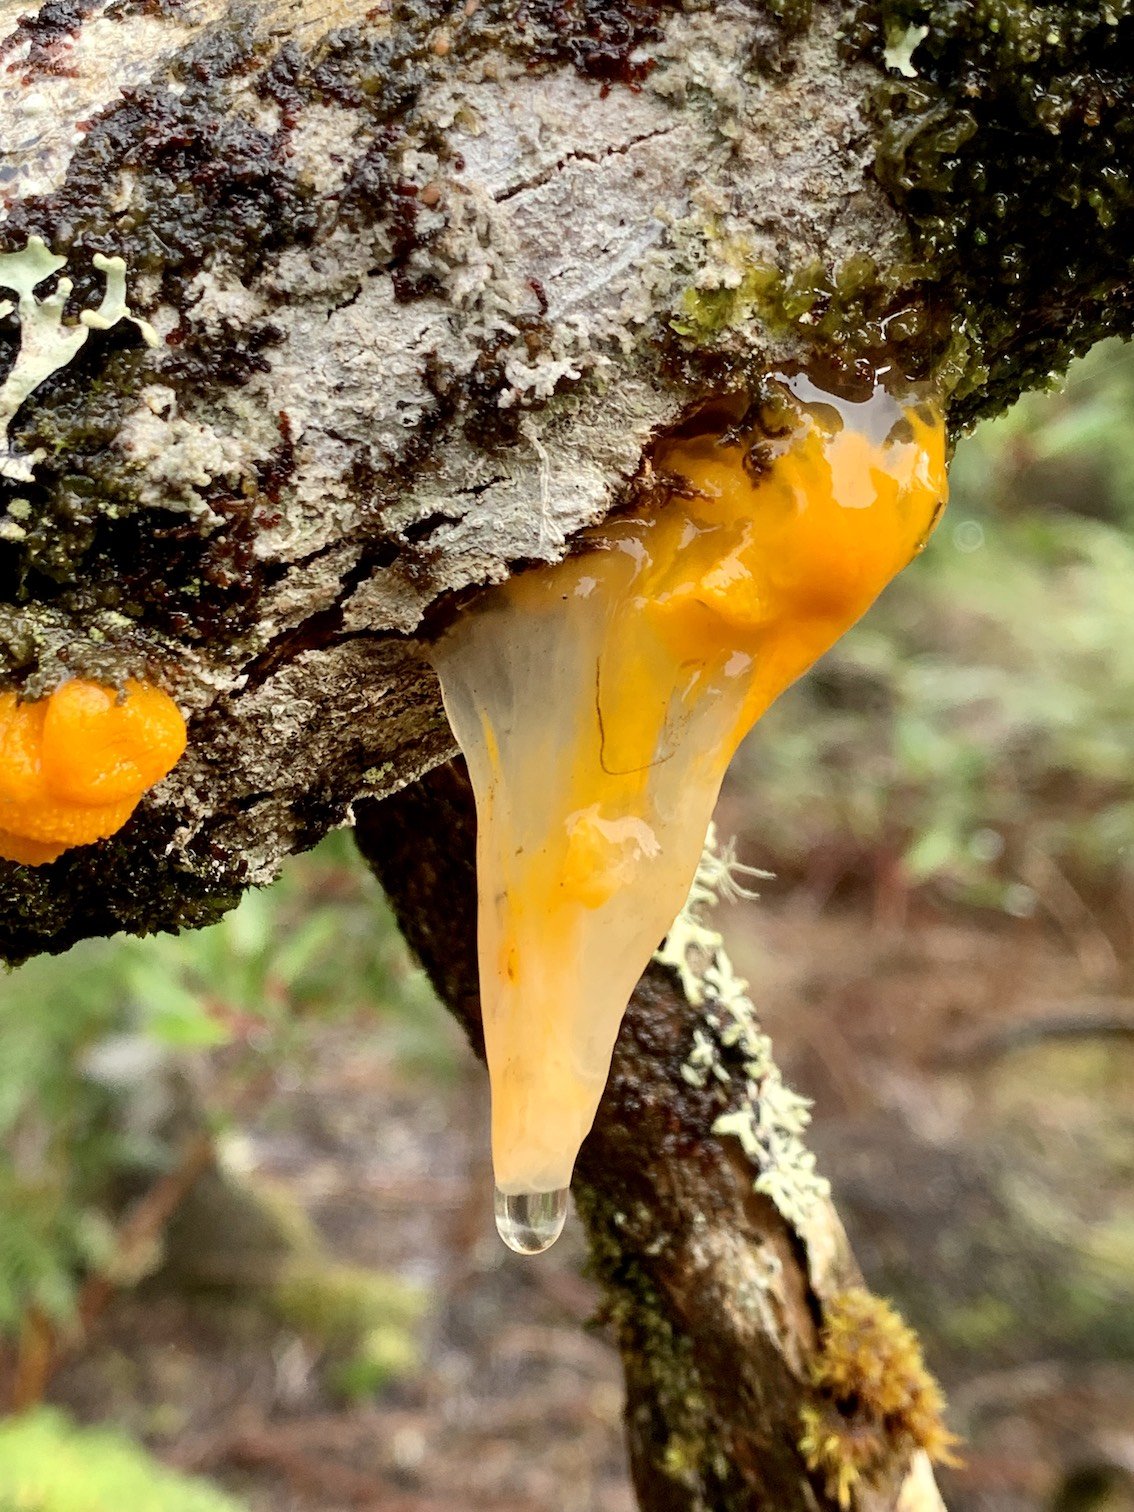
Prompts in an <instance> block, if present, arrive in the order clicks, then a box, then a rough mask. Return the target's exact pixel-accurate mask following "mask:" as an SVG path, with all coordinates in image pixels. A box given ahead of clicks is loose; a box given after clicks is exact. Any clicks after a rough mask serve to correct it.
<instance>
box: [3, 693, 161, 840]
mask: <svg viewBox="0 0 1134 1512" xmlns="http://www.w3.org/2000/svg"><path fill="white" fill-rule="evenodd" d="M184 749H185V721H184V719H183V718H182V717H181V712H180V710H179V709H178V707H177V705H176V704H175V703H174V702H173V700H172V698H170V696H169V694H168V693H163V692H162V691H161V689H160V688H154V687H151V686H150V685H149V684H148V683H143V682H133V681H131V682H128V683H127V684H126V687H125V690H124V691H123V693H122V695H121V697H120V696H119V694H118V693H117V691H116V690H115V689H114V688H104V687H102V686H101V685H100V684H99V683H93V682H85V681H83V680H82V679H81V678H73V679H71V680H70V681H69V682H65V683H61V684H60V686H59V687H58V688H56V690H55V692H54V693H52V694H51V695H50V696H49V697H48V698H38V699H35V700H34V701H31V702H28V703H21V702H20V701H19V700H18V699H17V697H16V695H15V693H0V856H3V857H4V858H5V859H6V860H8V861H22V862H24V863H26V864H27V865H29V866H39V865H41V864H42V863H43V862H45V861H54V860H55V858H56V857H57V856H61V855H62V854H63V852H64V851H65V850H70V849H71V847H72V846H75V845H89V844H90V843H91V841H92V840H102V839H105V838H106V836H107V835H113V834H114V833H115V831H116V830H120V829H121V828H122V826H123V825H124V824H125V823H126V821H127V819H129V817H130V815H131V814H132V813H133V812H134V810H135V808H136V807H137V805H138V801H139V799H140V798H141V797H142V794H143V793H144V792H145V791H146V790H147V788H151V787H153V785H154V783H155V782H160V780H161V779H162V778H163V777H164V776H165V775H166V773H167V772H168V771H170V770H171V768H172V767H173V766H174V764H175V763H176V762H177V760H178V758H179V757H180V755H181V753H182V751H184Z"/></svg>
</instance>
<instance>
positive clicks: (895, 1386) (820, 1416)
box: [799, 1287, 957, 1507]
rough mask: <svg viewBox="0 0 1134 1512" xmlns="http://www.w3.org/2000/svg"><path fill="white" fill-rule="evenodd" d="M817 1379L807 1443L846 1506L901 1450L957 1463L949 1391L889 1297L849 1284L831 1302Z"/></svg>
mask: <svg viewBox="0 0 1134 1512" xmlns="http://www.w3.org/2000/svg"><path fill="white" fill-rule="evenodd" d="M811 1377H812V1383H813V1385H814V1386H815V1388H816V1390H817V1392H818V1393H819V1400H818V1401H817V1402H815V1403H809V1404H808V1405H807V1406H806V1407H804V1408H803V1411H802V1420H803V1434H802V1437H801V1438H800V1441H799V1447H800V1451H801V1453H802V1454H803V1457H804V1459H805V1460H806V1462H807V1467H808V1469H809V1470H811V1471H813V1472H814V1473H816V1474H818V1475H820V1476H822V1478H823V1480H824V1483H825V1486H826V1494H827V1495H828V1496H830V1497H833V1498H835V1499H836V1500H837V1501H838V1503H839V1506H840V1507H849V1506H850V1504H851V1495H852V1492H853V1490H854V1488H855V1486H856V1485H857V1484H858V1483H859V1482H860V1481H862V1480H866V1481H869V1480H872V1479H873V1478H874V1477H875V1476H877V1475H878V1474H879V1473H880V1472H882V1471H883V1470H885V1468H886V1467H887V1465H888V1464H889V1463H891V1462H892V1460H893V1457H894V1456H895V1455H901V1456H907V1455H909V1454H911V1453H913V1452H915V1451H917V1450H923V1451H924V1452H925V1453H926V1454H927V1455H928V1456H929V1458H930V1459H931V1460H934V1461H936V1462H937V1463H939V1464H955V1463H956V1459H955V1456H954V1449H955V1447H956V1444H957V1440H956V1438H955V1437H954V1435H953V1434H952V1433H950V1432H949V1430H948V1429H947V1428H946V1427H945V1423H944V1420H943V1412H944V1407H945V1402H944V1398H943V1397H942V1394H941V1388H940V1387H939V1386H938V1384H937V1382H936V1381H935V1380H934V1378H933V1377H932V1376H931V1375H930V1373H929V1371H928V1370H927V1369H926V1367H925V1361H924V1360H923V1359H922V1354H921V1345H920V1344H919V1343H918V1339H917V1335H916V1334H915V1333H914V1331H913V1329H912V1328H910V1327H909V1326H908V1324H906V1323H905V1322H904V1321H903V1320H902V1318H901V1316H900V1315H899V1314H898V1312H897V1311H896V1310H895V1309H894V1308H893V1307H891V1306H890V1304H889V1303H888V1302H885V1301H883V1300H882V1298H881V1297H875V1296H873V1295H872V1294H871V1293H870V1292H868V1291H867V1290H866V1289H865V1288H864V1287H849V1288H848V1289H847V1290H846V1291H843V1292H839V1293H838V1294H837V1295H836V1296H835V1297H833V1298H832V1299H831V1300H830V1301H829V1302H828V1303H827V1304H826V1307H825V1309H824V1316H823V1327H822V1331H821V1334H820V1347H819V1353H818V1354H817V1355H816V1357H815V1359H814V1360H813V1362H812V1366H811Z"/></svg>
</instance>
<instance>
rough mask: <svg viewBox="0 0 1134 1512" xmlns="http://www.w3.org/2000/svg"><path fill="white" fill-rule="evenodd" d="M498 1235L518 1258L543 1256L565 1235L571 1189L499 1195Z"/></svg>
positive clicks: (503, 1193) (497, 1193)
mask: <svg viewBox="0 0 1134 1512" xmlns="http://www.w3.org/2000/svg"><path fill="white" fill-rule="evenodd" d="M495 1207H496V1231H497V1233H498V1234H499V1235H500V1237H501V1239H503V1241H504V1243H505V1244H506V1245H507V1246H508V1248H509V1249H510V1250H515V1252H516V1254H517V1255H542V1254H543V1252H544V1250H546V1249H550V1248H551V1246H552V1245H553V1244H554V1243H555V1241H556V1240H557V1239H558V1238H559V1236H560V1234H561V1233H562V1232H563V1224H564V1222H565V1221H566V1218H567V1188H566V1187H560V1189H559V1190H558V1191H557V1192H511V1193H509V1192H501V1191H500V1190H499V1189H497V1192H496V1201H495Z"/></svg>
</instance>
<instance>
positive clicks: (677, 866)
mask: <svg viewBox="0 0 1134 1512" xmlns="http://www.w3.org/2000/svg"><path fill="white" fill-rule="evenodd" d="M780 407H781V410H782V413H781V415H780V420H781V422H783V423H782V424H780V425H779V426H777V427H776V428H775V433H773V434H771V435H768V434H767V433H763V434H761V436H759V437H756V438H753V437H752V436H745V435H738V434H736V433H735V431H734V430H731V429H728V428H726V429H724V430H723V433H722V429H721V426H720V424H718V425H717V427H716V428H715V429H714V430H711V431H707V432H706V433H704V434H695V433H694V434H688V433H687V434H681V435H675V436H673V437H671V438H669V439H667V440H665V441H663V442H662V443H661V444H660V445H659V446H658V447H657V448H656V449H655V452H654V455H653V466H654V470H655V472H656V473H657V474H658V476H659V477H660V478H661V479H662V480H663V482H664V485H665V486H663V487H661V488H660V489H659V492H658V496H657V500H656V503H652V504H651V505H650V507H648V508H646V509H642V510H640V511H638V512H636V513H635V514H634V515H633V516H627V517H622V518H617V519H613V520H609V521H607V522H606V523H605V524H604V525H603V526H602V527H600V528H598V529H597V530H595V531H593V532H591V533H589V535H588V536H587V537H586V538H585V540H584V543H583V546H584V549H583V550H581V551H579V552H577V553H576V554H574V555H572V556H570V557H568V558H566V559H565V560H564V561H562V562H560V563H558V564H556V565H554V566H550V567H542V568H538V569H535V570H533V571H531V572H528V573H523V574H521V575H520V576H518V577H515V578H513V579H511V580H510V581H509V582H507V583H505V584H503V585H502V586H500V587H498V588H493V589H490V590H488V591H487V592H485V593H484V594H483V595H482V596H481V597H480V598H479V599H478V600H477V601H476V602H475V603H474V604H473V605H472V606H470V608H469V609H468V610H466V611H465V613H464V614H462V615H461V617H460V618H459V619H458V620H457V622H456V623H455V624H454V626H453V627H452V628H451V629H450V630H449V631H448V632H447V633H446V634H445V635H443V636H442V637H441V639H440V640H439V642H438V643H437V645H436V646H435V648H434V664H435V666H436V668H437V671H438V674H439V676H440V679H441V685H442V691H443V694H444V699H445V706H446V709H447V711H448V714H449V719H450V722H451V724H452V726H453V730H454V733H455V735H456V737H457V740H458V742H459V743H460V745H461V747H462V749H463V751H464V753H465V757H466V759H467V762H468V766H469V771H470V775H471V777H472V782H473V787H474V790H475V794H476V803H477V816H478V825H477V867H478V886H479V897H480V903H479V922H478V929H479V955H480V976H481V1001H482V1009H483V1019H484V1033H485V1044H486V1051H487V1058H488V1067H489V1075H490V1080H491V1087H492V1140H493V1163H494V1167H495V1173H496V1183H497V1191H498V1196H497V1220H498V1225H499V1227H500V1229H501V1233H502V1235H503V1236H504V1238H505V1239H506V1240H507V1242H509V1243H511V1244H512V1245H513V1247H515V1248H519V1249H522V1250H526V1251H532V1250H537V1249H540V1248H544V1247H546V1244H547V1243H550V1242H551V1240H553V1239H554V1238H555V1237H556V1235H557V1234H558V1231H559V1227H561V1225H562V1215H563V1212H564V1211H565V1206H566V1201H565V1192H566V1188H567V1186H568V1185H569V1182H570V1177H571V1171H572V1167H573V1165H574V1161H575V1156H576V1154H577V1152H578V1148H579V1145H580V1144H581V1142H582V1140H583V1139H584V1138H585V1136H586V1134H587V1132H588V1130H589V1128H590V1126H591V1123H592V1121H593V1119H594V1115H595V1112H596V1109H597V1107H598V1102H599V1098H600V1097H601V1095H602V1090H603V1087H604V1085H605V1081H606V1077H607V1073H608V1070H609V1066H610V1057H611V1054H612V1051H613V1047H614V1041H615V1037H616V1035H617V1033H618V1028H619V1024H620V1022H621V1019H622V1015H623V1012H624V1010H625V1007H626V1003H627V1001H628V1000H629V997H630V994H631V992H632V991H633V988H634V985H635V983H636V981H637V979H638V977H639V976H640V975H641V973H642V971H643V970H644V968H645V966H646V964H647V962H648V961H649V958H650V955H651V954H652V952H653V951H654V950H655V948H656V947H657V945H658V942H659V941H660V940H661V939H662V937H663V936H664V935H665V933H666V931H667V929H668V928H669V926H670V924H671V923H672V921H673V919H674V917H675V916H676V914H677V913H678V911H679V909H680V908H681V906H682V904H683V902H684V899H685V896H686V894H687V892H688V889H689V886H690V883H691V882H692V879H693V874H694V871H695V869H696V866H697V861H698V859H699V857H700V853H701V846H702V842H703V839H704V835H705V831H706V828H707V825H708V821H709V818H710V816H711V814H712V810H713V806H714V804H715V802H716V798H717V794H718V791H719V789H720V784H721V780H722V778H723V776H724V773H725V769H726V767H727V766H728V763H729V760H730V759H731V757H732V754H733V752H734V751H735V749H736V747H737V745H738V744H739V742H740V740H741V739H742V738H743V736H744V735H745V734H746V733H747V731H748V730H749V729H750V728H751V726H752V725H753V723H754V722H755V721H756V720H757V719H758V718H759V717H760V715H761V714H762V713H763V712H764V711H765V709H767V707H768V706H769V704H771V703H772V701H773V700H774V699H775V698H776V697H777V696H778V695H779V694H780V693H781V692H782V691H783V690H784V689H785V688H786V687H787V686H788V685H789V684H790V683H792V682H794V681H795V679H796V678H798V677H799V676H800V675H801V674H802V673H803V672H804V671H805V670H806V669H807V668H808V667H809V666H811V664H812V663H813V662H814V661H815V660H816V659H817V658H818V657H820V656H821V655H822V654H823V652H824V651H826V650H827V649H828V648H829V647H830V646H831V645H832V644H833V643H834V642H835V641H836V640H837V639H838V637H839V636H840V635H841V634H842V633H843V631H844V630H846V629H847V628H848V627H849V626H850V625H852V624H853V623H854V622H855V620H857V619H858V618H859V616H860V615H862V614H863V613H864V611H865V610H866V609H867V608H868V607H869V606H870V604H871V603H872V602H873V601H874V599H875V598H876V597H877V595H878V594H879V592H880V591H881V590H882V589H883V588H884V587H885V585H886V584H887V583H888V582H889V581H890V579H891V578H892V577H893V576H894V575H895V574H896V573H897V572H899V571H900V570H901V569H902V567H904V566H905V565H906V564H907V563H908V562H909V561H910V559H911V558H912V557H913V556H915V555H916V554H917V552H918V551H919V550H920V549H921V547H922V545H923V544H924V542H925V541H926V539H927V537H928V535H929V533H930V531H931V530H932V528H933V525H934V524H935V522H936V519H937V516H938V514H939V513H940V510H941V507H942V505H943V503H944V499H945V495H946V480H945V433H944V426H943V423H942V419H941V416H940V414H939V413H938V412H937V411H936V409H935V408H934V407H933V406H932V405H931V404H929V403H927V402H925V401H919V400H916V399H913V398H910V399H908V400H906V401H905V402H900V401H899V400H897V399H895V398H894V397H892V396H891V395H890V394H888V393H887V392H886V391H885V390H883V389H881V388H879V389H877V390H876V391H875V393H874V395H873V397H872V398H869V399H867V400H865V401H863V402H861V403H851V402H847V401H845V400H840V399H836V398H834V397H833V396H831V395H828V394H824V393H822V392H821V391H819V390H818V389H817V388H815V386H814V385H813V384H811V383H810V381H809V380H807V379H805V378H795V379H785V380H783V382H782V392H781V397H780ZM754 439H755V440H756V441H757V442H758V444H757V445H756V446H753V440H754ZM666 480H668V481H666Z"/></svg>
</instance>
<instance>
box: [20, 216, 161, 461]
mask: <svg viewBox="0 0 1134 1512" xmlns="http://www.w3.org/2000/svg"><path fill="white" fill-rule="evenodd" d="M92 261H93V263H94V266H95V267H96V268H97V269H98V271H99V272H100V273H102V274H103V275H104V277H105V279H106V289H105V291H104V292H103V296H102V299H101V301H100V302H99V304H98V306H97V308H96V309H93V310H81V311H80V312H79V319H78V323H77V324H75V325H65V324H64V323H63V311H64V308H65V306H66V304H67V300H68V298H69V297H70V294H71V290H72V289H73V288H74V284H73V283H72V281H71V279H69V278H61V279H60V280H59V282H58V283H57V284H56V286H55V291H54V293H52V294H47V295H44V297H43V298H42V299H37V298H36V294H35V290H36V289H37V288H38V286H39V285H40V284H41V283H43V282H44V280H45V279H48V278H50V277H51V276H52V275H53V274H55V273H58V272H59V271H60V269H62V268H64V267H65V266H66V263H67V259H66V258H65V257H57V256H56V255H55V253H54V252H52V251H50V250H49V248H48V247H47V245H46V243H45V242H44V241H43V240H42V238H41V237H38V236H31V237H29V238H28V242H27V245H26V246H25V247H24V248H23V250H22V251H20V252H3V253H0V289H8V290H10V291H11V292H12V293H13V294H15V295H16V302H15V303H13V302H12V301H11V300H10V299H0V320H2V319H4V318H5V317H6V316H8V315H11V314H12V313H13V312H14V313H15V315H16V317H17V319H18V320H19V324H20V344H19V347H18V349H17V351H16V360H15V362H14V363H13V364H12V367H11V369H10V370H9V372H8V375H7V377H6V378H5V379H4V382H3V383H2V384H0V477H2V478H12V479H14V480H15V481H17V482H21V483H30V482H31V481H32V480H33V478H34V468H35V464H36V463H37V462H39V461H42V460H43V455H44V454H43V453H42V452H30V453H26V454H21V453H17V452H14V451H13V450H12V448H11V444H10V441H9V434H8V432H9V427H10V426H11V424H12V421H13V420H14V419H15V418H16V415H17V413H18V412H19V409H20V407H21V406H22V405H23V403H24V401H25V400H26V399H28V398H29V397H30V396H31V395H32V394H33V393H34V392H35V390H36V389H37V388H39V387H40V385H41V384H43V383H45V382H46V381H47V379H48V378H50V377H51V375H52V373H57V372H58V371H59V370H60V368H64V367H66V366H67V365H68V363H70V362H72V361H73V360H74V358H75V357H76V355H77V354H78V352H79V350H80V348H81V347H82V346H83V345H84V344H85V342H86V340H87V337H88V336H89V335H90V333H91V331H109V330H110V329H111V327H112V326H115V325H117V324H118V322H119V321H120V320H128V321H130V322H131V324H133V325H135V326H137V328H138V330H139V331H140V332H141V335H142V339H143V340H144V341H145V343H146V345H147V346H157V344H158V336H157V332H156V331H155V330H154V328H153V326H151V325H150V324H149V322H148V321H145V320H143V319H141V317H140V316H137V315H134V314H132V313H131V311H130V308H129V306H128V305H127V302H126V264H125V262H124V261H123V259H122V258H121V257H105V256H104V255H103V254H102V253H101V252H96V253H95V255H94V258H93V259H92Z"/></svg>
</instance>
